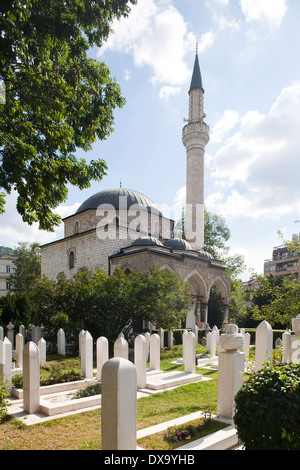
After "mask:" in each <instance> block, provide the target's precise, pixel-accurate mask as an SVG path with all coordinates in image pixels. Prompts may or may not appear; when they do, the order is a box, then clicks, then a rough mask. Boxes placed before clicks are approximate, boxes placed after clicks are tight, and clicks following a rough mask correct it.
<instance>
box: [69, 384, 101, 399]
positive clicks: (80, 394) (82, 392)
mask: <svg viewBox="0 0 300 470" xmlns="http://www.w3.org/2000/svg"><path fill="white" fill-rule="evenodd" d="M100 393H101V383H99V382H97V383H95V384H90V385H88V386H87V387H85V388H81V389H79V390H77V391H76V392H75V393H74V398H85V397H91V396H93V395H100Z"/></svg>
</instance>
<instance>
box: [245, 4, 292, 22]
mask: <svg viewBox="0 0 300 470" xmlns="http://www.w3.org/2000/svg"><path fill="white" fill-rule="evenodd" d="M286 3H287V0H240V5H241V9H242V12H243V14H244V15H245V18H246V21H247V22H252V21H258V22H263V23H266V24H268V25H269V26H279V25H280V24H281V22H282V19H283V17H284V16H285V13H286V10H287V7H286Z"/></svg>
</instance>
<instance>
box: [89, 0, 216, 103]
mask: <svg viewBox="0 0 300 470" xmlns="http://www.w3.org/2000/svg"><path fill="white" fill-rule="evenodd" d="M112 29H113V31H114V33H113V34H111V35H110V37H109V39H108V41H107V42H106V43H105V44H104V45H103V47H102V48H101V49H99V52H98V55H99V56H100V55H102V54H104V53H105V51H108V50H115V51H122V52H125V53H126V54H130V55H132V56H133V59H134V64H135V66H136V67H144V66H150V68H151V71H152V76H151V81H152V83H153V84H154V85H159V86H163V87H175V88H173V89H171V88H169V89H167V88H164V89H163V90H162V91H161V96H162V97H163V98H165V97H166V94H168V92H175V91H176V87H178V86H181V85H182V84H184V83H185V82H186V81H187V80H188V79H190V76H191V70H190V69H189V67H188V66H187V64H186V63H185V61H184V56H185V54H186V53H187V52H190V51H192V50H194V49H195V44H196V37H195V35H194V33H192V32H190V31H189V30H188V25H187V23H186V22H185V20H184V18H183V16H182V15H181V14H180V13H179V11H178V10H177V9H176V8H175V7H174V6H173V5H172V2H171V0H164V1H161V2H157V1H154V0H139V1H138V3H137V5H134V6H133V7H132V9H131V13H130V15H129V16H128V17H127V18H122V19H121V20H120V21H114V22H113V25H112ZM213 41H214V35H213V34H212V33H206V34H203V35H202V37H201V38H200V40H199V52H200V51H201V52H202V51H204V50H205V49H206V48H208V47H210V46H211V45H212V44H213Z"/></svg>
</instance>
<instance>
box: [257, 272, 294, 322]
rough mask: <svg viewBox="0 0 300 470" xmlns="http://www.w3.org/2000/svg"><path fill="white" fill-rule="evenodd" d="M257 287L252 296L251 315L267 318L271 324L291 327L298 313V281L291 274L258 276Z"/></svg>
mask: <svg viewBox="0 0 300 470" xmlns="http://www.w3.org/2000/svg"><path fill="white" fill-rule="evenodd" d="M258 282H259V286H260V287H259V289H258V290H257V292H256V293H255V296H254V297H253V304H254V305H253V307H252V317H253V319H255V320H257V321H262V320H267V321H268V322H269V323H270V325H271V326H273V327H274V326H278V325H279V326H284V327H286V328H291V320H292V318H295V317H296V316H297V315H299V314H300V282H299V280H297V279H295V278H294V277H293V276H287V277H286V276H275V277H273V276H268V277H265V276H259V277H258Z"/></svg>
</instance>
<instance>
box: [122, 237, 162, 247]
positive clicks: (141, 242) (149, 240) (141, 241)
mask: <svg viewBox="0 0 300 470" xmlns="http://www.w3.org/2000/svg"><path fill="white" fill-rule="evenodd" d="M150 245H158V246H163V244H162V243H161V242H160V241H159V240H158V238H155V237H150V236H149V237H140V238H137V239H136V240H134V242H133V243H132V244H131V245H130V246H150Z"/></svg>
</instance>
